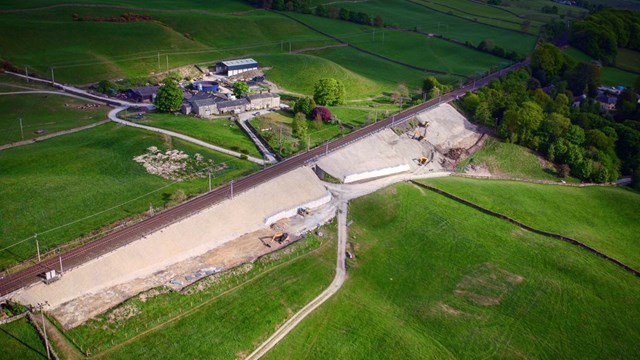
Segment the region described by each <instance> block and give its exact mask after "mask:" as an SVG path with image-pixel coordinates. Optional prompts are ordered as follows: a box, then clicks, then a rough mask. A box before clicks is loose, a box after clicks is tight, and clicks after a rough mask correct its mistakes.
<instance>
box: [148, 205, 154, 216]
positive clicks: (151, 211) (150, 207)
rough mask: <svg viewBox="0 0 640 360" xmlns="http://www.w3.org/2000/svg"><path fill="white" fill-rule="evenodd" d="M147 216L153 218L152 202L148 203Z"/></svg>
mask: <svg viewBox="0 0 640 360" xmlns="http://www.w3.org/2000/svg"><path fill="white" fill-rule="evenodd" d="M149 214H150V215H151V216H153V203H152V202H150V203H149Z"/></svg>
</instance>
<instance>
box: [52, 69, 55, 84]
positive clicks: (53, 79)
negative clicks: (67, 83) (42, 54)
mask: <svg viewBox="0 0 640 360" xmlns="http://www.w3.org/2000/svg"><path fill="white" fill-rule="evenodd" d="M55 85H56V78H55V77H54V76H53V68H51V86H55Z"/></svg>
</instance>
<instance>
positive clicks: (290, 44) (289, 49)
mask: <svg viewBox="0 0 640 360" xmlns="http://www.w3.org/2000/svg"><path fill="white" fill-rule="evenodd" d="M289 54H291V40H289Z"/></svg>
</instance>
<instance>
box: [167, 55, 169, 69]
mask: <svg viewBox="0 0 640 360" xmlns="http://www.w3.org/2000/svg"><path fill="white" fill-rule="evenodd" d="M167 71H169V55H167Z"/></svg>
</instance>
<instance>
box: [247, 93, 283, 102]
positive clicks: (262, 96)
mask: <svg viewBox="0 0 640 360" xmlns="http://www.w3.org/2000/svg"><path fill="white" fill-rule="evenodd" d="M247 97H248V98H249V100H253V99H266V98H277V97H280V96H278V94H273V93H262V94H252V95H248V96H247Z"/></svg>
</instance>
